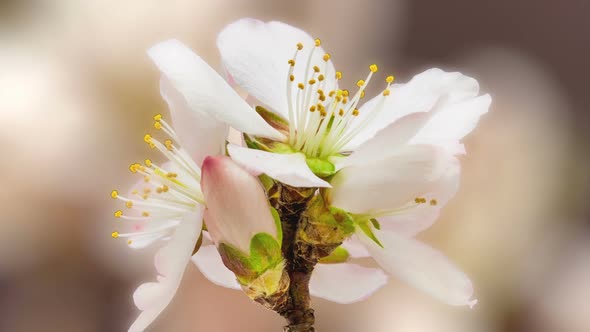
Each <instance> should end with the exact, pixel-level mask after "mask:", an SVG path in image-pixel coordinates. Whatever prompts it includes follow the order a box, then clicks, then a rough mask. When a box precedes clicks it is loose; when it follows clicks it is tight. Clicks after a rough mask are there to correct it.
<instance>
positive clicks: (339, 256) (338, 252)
mask: <svg viewBox="0 0 590 332" xmlns="http://www.w3.org/2000/svg"><path fill="white" fill-rule="evenodd" d="M348 258H350V253H349V252H348V250H346V249H344V248H343V247H337V248H336V249H334V251H332V253H331V254H330V255H329V256H326V257H324V258H321V259H320V263H322V264H337V263H344V262H346V261H347V260H348Z"/></svg>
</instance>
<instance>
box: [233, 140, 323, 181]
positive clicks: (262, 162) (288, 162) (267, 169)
mask: <svg viewBox="0 0 590 332" xmlns="http://www.w3.org/2000/svg"><path fill="white" fill-rule="evenodd" d="M227 151H228V152H229V155H230V156H231V157H232V159H233V160H235V161H236V162H237V163H238V164H240V165H241V166H242V167H244V168H245V169H247V170H248V171H249V172H250V173H252V174H255V175H258V174H262V173H264V174H266V175H268V176H270V177H271V178H273V179H275V180H278V181H280V182H283V183H285V184H288V185H290V186H294V187H330V184H329V183H328V182H326V181H324V180H322V179H320V178H319V177H317V176H316V175H315V174H313V172H312V171H311V170H310V169H309V167H308V166H307V163H306V162H305V155H304V154H302V153H291V154H279V153H271V152H266V151H261V150H254V149H248V148H245V147H241V146H237V145H232V144H229V145H228V146H227Z"/></svg>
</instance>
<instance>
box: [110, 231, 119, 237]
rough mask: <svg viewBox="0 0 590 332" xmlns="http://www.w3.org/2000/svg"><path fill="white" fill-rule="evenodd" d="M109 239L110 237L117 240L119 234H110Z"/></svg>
mask: <svg viewBox="0 0 590 332" xmlns="http://www.w3.org/2000/svg"><path fill="white" fill-rule="evenodd" d="M111 237H112V238H113V239H117V238H118V237H119V232H116V231H115V232H112V233H111Z"/></svg>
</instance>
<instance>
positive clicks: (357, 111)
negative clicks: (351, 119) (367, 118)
mask: <svg viewBox="0 0 590 332" xmlns="http://www.w3.org/2000/svg"><path fill="white" fill-rule="evenodd" d="M352 115H354V116H358V115H359V110H358V108H355V109H354V111H352Z"/></svg>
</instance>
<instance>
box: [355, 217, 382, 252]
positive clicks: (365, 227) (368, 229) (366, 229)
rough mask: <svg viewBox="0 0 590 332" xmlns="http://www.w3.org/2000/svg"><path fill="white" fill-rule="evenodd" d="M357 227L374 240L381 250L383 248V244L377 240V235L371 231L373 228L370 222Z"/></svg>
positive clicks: (359, 224)
mask: <svg viewBox="0 0 590 332" xmlns="http://www.w3.org/2000/svg"><path fill="white" fill-rule="evenodd" d="M357 226H358V227H359V228H360V229H361V230H362V231H363V233H365V235H367V236H368V237H369V239H371V240H373V241H374V242H375V243H377V244H378V245H379V246H380V247H381V248H383V245H382V244H381V242H379V239H377V237H376V236H375V233H373V230H372V229H371V226H370V225H369V223H368V222H362V223H358V224H357Z"/></svg>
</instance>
